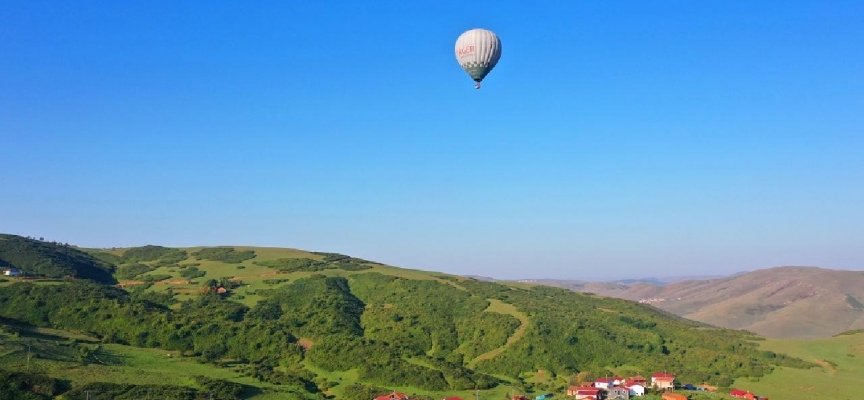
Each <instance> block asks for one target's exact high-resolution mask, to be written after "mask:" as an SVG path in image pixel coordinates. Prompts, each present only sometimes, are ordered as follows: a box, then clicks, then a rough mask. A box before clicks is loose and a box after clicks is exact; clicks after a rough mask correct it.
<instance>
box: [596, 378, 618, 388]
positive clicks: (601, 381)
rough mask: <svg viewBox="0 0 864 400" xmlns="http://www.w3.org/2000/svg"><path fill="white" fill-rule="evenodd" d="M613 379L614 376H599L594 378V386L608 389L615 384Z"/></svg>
mask: <svg viewBox="0 0 864 400" xmlns="http://www.w3.org/2000/svg"><path fill="white" fill-rule="evenodd" d="M613 381H614V379H613V378H597V379H595V380H594V387H597V388H601V389H606V388H608V387H609V386H611V385H612V384H613V383H612V382H613Z"/></svg>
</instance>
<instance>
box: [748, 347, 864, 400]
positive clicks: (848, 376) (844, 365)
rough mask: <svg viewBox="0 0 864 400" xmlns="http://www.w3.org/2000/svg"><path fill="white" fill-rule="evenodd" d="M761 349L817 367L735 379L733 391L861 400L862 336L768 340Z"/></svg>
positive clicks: (798, 399)
mask: <svg viewBox="0 0 864 400" xmlns="http://www.w3.org/2000/svg"><path fill="white" fill-rule="evenodd" d="M761 345H762V347H763V348H764V349H766V350H771V351H774V352H777V353H785V354H788V355H791V356H795V357H800V358H802V359H804V360H807V361H813V362H816V363H818V364H820V365H821V366H820V367H818V368H811V369H809V370H802V369H792V368H780V369H777V370H775V371H774V372H772V373H771V374H769V375H767V376H765V377H762V378H760V379H758V380H751V379H739V380H737V381H735V387H736V388H739V389H742V390H749V391H751V392H753V393H755V394H757V395H762V396H768V397H769V398H771V399H783V400H809V399H817V398H818V399H831V400H860V399H862V398H864V394H862V393H861V385H862V384H864V333H857V334H852V335H841V336H836V337H831V338H825V339H809V340H800V339H769V340H766V341H764V342H763V343H762V344H761Z"/></svg>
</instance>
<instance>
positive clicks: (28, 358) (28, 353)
mask: <svg viewBox="0 0 864 400" xmlns="http://www.w3.org/2000/svg"><path fill="white" fill-rule="evenodd" d="M30 346H31V344H30V342H27V372H30Z"/></svg>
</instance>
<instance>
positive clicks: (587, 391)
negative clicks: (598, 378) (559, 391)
mask: <svg viewBox="0 0 864 400" xmlns="http://www.w3.org/2000/svg"><path fill="white" fill-rule="evenodd" d="M567 395H568V396H575V397H576V400H603V389H601V388H597V387H592V386H570V387H569V388H567Z"/></svg>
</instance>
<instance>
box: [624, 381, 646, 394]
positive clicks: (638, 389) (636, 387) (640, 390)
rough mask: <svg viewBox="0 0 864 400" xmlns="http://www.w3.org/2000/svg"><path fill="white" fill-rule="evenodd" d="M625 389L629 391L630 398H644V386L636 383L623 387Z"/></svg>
mask: <svg viewBox="0 0 864 400" xmlns="http://www.w3.org/2000/svg"><path fill="white" fill-rule="evenodd" d="M624 387H626V388H627V389H630V396H644V395H645V386H642V385H640V384H638V383H634V384H632V385H627V386H624Z"/></svg>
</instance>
